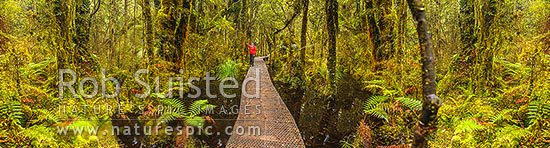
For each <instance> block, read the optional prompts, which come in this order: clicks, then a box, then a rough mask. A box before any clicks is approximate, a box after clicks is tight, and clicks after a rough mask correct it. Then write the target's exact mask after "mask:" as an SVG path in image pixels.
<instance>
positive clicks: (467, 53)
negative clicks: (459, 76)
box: [455, 0, 477, 72]
mask: <svg viewBox="0 0 550 148" xmlns="http://www.w3.org/2000/svg"><path fill="white" fill-rule="evenodd" d="M474 3H475V1H473V0H460V40H461V42H462V47H461V49H462V51H461V52H460V59H459V60H458V61H457V63H455V64H457V65H458V66H460V67H459V68H458V69H469V68H470V67H471V66H473V63H474V59H475V57H476V55H475V54H476V53H475V46H474V45H475V43H476V42H477V35H476V33H475V29H476V26H475V23H476V22H475V16H474V14H475V13H474ZM463 72H467V71H463Z"/></svg>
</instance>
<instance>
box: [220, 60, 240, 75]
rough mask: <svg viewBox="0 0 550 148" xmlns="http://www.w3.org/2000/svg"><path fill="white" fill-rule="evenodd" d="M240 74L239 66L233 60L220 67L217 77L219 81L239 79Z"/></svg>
mask: <svg viewBox="0 0 550 148" xmlns="http://www.w3.org/2000/svg"><path fill="white" fill-rule="evenodd" d="M239 74H240V72H239V64H237V62H235V61H233V60H227V61H226V62H225V63H222V64H221V65H219V66H218V71H217V73H216V77H217V79H218V80H223V79H224V78H228V77H230V78H237V76H238V75H239Z"/></svg>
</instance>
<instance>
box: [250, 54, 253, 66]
mask: <svg viewBox="0 0 550 148" xmlns="http://www.w3.org/2000/svg"><path fill="white" fill-rule="evenodd" d="M250 66H254V55H253V54H250Z"/></svg>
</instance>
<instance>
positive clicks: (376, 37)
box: [365, 0, 384, 62]
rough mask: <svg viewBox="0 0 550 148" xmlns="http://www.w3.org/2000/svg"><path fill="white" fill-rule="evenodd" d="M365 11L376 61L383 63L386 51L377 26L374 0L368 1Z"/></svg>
mask: <svg viewBox="0 0 550 148" xmlns="http://www.w3.org/2000/svg"><path fill="white" fill-rule="evenodd" d="M365 9H366V11H367V15H366V16H367V17H368V18H367V31H368V35H369V36H368V37H369V40H370V42H371V49H372V54H373V56H374V61H377V62H378V61H381V60H382V58H381V57H382V55H384V49H383V48H382V47H381V45H382V41H381V36H380V30H379V29H378V27H377V24H376V16H377V15H376V14H375V13H376V10H375V7H374V3H373V1H372V0H366V2H365Z"/></svg>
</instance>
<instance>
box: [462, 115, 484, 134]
mask: <svg viewBox="0 0 550 148" xmlns="http://www.w3.org/2000/svg"><path fill="white" fill-rule="evenodd" d="M484 129H485V127H484V126H483V125H479V124H477V123H476V122H475V121H473V120H471V119H466V120H462V121H460V122H459V123H458V124H457V125H456V128H455V132H454V133H455V134H460V133H470V132H476V131H481V130H484Z"/></svg>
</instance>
